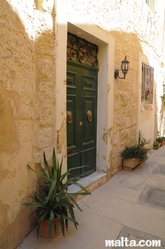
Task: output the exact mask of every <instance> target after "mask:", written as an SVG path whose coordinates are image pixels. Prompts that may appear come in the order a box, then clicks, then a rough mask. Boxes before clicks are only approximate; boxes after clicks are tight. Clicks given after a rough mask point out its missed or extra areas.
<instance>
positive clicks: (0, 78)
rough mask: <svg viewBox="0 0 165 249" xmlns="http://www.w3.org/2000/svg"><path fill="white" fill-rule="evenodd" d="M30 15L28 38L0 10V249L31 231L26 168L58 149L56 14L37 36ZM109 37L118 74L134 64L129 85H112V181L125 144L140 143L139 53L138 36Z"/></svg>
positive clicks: (9, 11) (4, 6)
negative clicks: (26, 204) (112, 40)
mask: <svg viewBox="0 0 165 249" xmlns="http://www.w3.org/2000/svg"><path fill="white" fill-rule="evenodd" d="M25 2H26V1H25ZM35 2H37V1H35ZM23 5H24V4H23ZM28 7H29V6H28ZM40 7H41V6H37V8H40ZM28 11H29V12H30V13H29V14H30V16H31V19H30V20H29V27H28V32H29V33H30V37H29V36H28V35H27V32H26V31H27V30H26V29H25V27H24V26H23V25H22V22H21V20H20V19H19V17H18V15H17V14H16V11H15V10H14V8H12V7H11V6H10V5H9V4H8V3H7V2H6V1H2V3H1V4H0V18H1V20H2V23H3V25H2V27H1V31H0V32H1V35H2V37H3V39H2V40H1V46H0V54H1V56H0V60H1V63H0V65H1V75H0V172H1V174H0V189H1V193H0V214H1V215H0V248H1V249H14V248H16V246H18V245H19V244H20V242H21V240H23V239H24V237H25V235H26V234H27V233H28V232H29V230H30V228H31V227H33V223H32V220H31V219H29V214H30V213H31V210H29V209H27V208H26V207H22V205H21V204H22V203H23V202H25V201H28V198H29V196H30V194H31V192H32V190H33V188H34V185H33V179H32V177H31V176H29V171H27V167H26V165H27V163H29V164H30V165H34V162H39V161H40V160H41V157H40V156H41V155H42V154H41V153H42V150H43V149H45V148H46V149H49V148H52V146H53V144H54V141H53V137H54V116H53V113H54V106H55V100H54V78H55V64H54V57H55V55H54V41H55V34H54V33H53V32H54V30H55V29H54V27H53V26H54V24H55V16H54V14H53V13H55V11H54V9H53V10H52V13H50V14H51V17H52V24H51V28H50V29H48V30H47V31H46V32H44V31H43V29H42V27H41V26H42V21H43V23H44V21H45V20H42V21H40V22H38V23H36V25H37V33H35V32H34V26H33V25H34V16H35V11H36V7H35V6H32V7H31V9H29V10H28V8H27V10H26V12H25V13H28ZM21 13H24V12H21ZM45 18H46V17H45ZM111 33H112V35H113V36H114V38H115V69H116V68H119V67H120V62H121V60H122V59H124V56H125V55H126V56H127V58H128V60H129V61H130V71H129V72H128V74H127V76H126V80H125V81H123V80H116V81H114V124H113V127H114V129H113V141H112V145H113V149H112V153H111V159H110V160H109V161H110V164H111V169H110V170H111V175H113V174H115V173H116V172H115V170H116V168H119V167H120V166H121V159H120V157H119V153H120V151H121V150H122V148H123V147H124V146H125V145H127V144H126V143H129V144H131V143H133V142H135V140H136V135H137V124H138V119H137V117H138V105H137V103H138V98H139V86H138V70H139V63H138V55H139V52H141V47H140V43H139V40H138V39H137V36H136V35H134V34H128V33H123V32H122V33H119V32H115V31H114V32H111ZM35 36H36V37H37V40H35ZM125 44H127V46H125ZM121 51H122V52H121ZM64 139H65V138H64ZM129 144H128V145H129ZM51 152H52V149H51ZM9 235H10V236H9Z"/></svg>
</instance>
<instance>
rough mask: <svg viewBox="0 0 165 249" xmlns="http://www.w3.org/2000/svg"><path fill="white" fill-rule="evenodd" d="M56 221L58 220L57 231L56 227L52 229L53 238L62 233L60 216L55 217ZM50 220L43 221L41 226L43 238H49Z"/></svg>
mask: <svg viewBox="0 0 165 249" xmlns="http://www.w3.org/2000/svg"><path fill="white" fill-rule="evenodd" d="M55 222H56V231H55V230H54V227H53V229H52V234H51V239H53V238H55V237H57V236H58V235H59V234H60V233H61V227H60V221H59V219H58V218H55ZM48 223H49V221H48V220H44V221H43V222H42V223H41V226H40V236H41V237H42V238H45V239H48V238H49V234H48Z"/></svg>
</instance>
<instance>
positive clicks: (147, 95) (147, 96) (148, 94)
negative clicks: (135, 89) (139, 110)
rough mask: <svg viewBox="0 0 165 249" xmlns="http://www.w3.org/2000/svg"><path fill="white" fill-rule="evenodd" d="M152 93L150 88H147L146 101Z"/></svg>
mask: <svg viewBox="0 0 165 249" xmlns="http://www.w3.org/2000/svg"><path fill="white" fill-rule="evenodd" d="M150 93H151V91H150V89H146V90H145V100H146V101H148V100H149V99H150Z"/></svg>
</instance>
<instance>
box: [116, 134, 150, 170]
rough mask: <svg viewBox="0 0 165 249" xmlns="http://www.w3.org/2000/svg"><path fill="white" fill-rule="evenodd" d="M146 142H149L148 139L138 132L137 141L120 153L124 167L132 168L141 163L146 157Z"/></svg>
mask: <svg viewBox="0 0 165 249" xmlns="http://www.w3.org/2000/svg"><path fill="white" fill-rule="evenodd" d="M146 144H149V141H148V140H146V139H145V138H144V137H143V135H142V133H141V132H139V136H138V143H137V144H135V145H132V146H127V147H125V148H124V150H123V151H121V153H120V157H122V159H123V160H122V165H123V168H125V169H133V168H135V167H136V166H137V165H139V164H141V163H142V162H144V161H145V160H147V158H148V154H147V153H148V150H149V149H148V148H146V147H145V145H146Z"/></svg>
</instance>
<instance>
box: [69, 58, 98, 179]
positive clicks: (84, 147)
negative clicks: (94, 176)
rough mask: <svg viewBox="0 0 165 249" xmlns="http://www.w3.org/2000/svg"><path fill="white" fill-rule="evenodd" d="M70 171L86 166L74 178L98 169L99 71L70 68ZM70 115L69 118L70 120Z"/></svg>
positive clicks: (71, 66) (77, 171) (90, 68)
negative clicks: (72, 168)
mask: <svg viewBox="0 0 165 249" xmlns="http://www.w3.org/2000/svg"><path fill="white" fill-rule="evenodd" d="M67 115H68V120H67V152H68V168H71V167H76V166H81V165H86V167H84V168H83V169H81V171H79V170H76V171H75V172H74V175H77V174H80V173H83V172H88V171H90V170H95V169H96V120H97V69H96V68H93V67H89V66H85V65H82V64H78V63H73V62H68V65H67ZM69 115H70V116H69Z"/></svg>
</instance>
